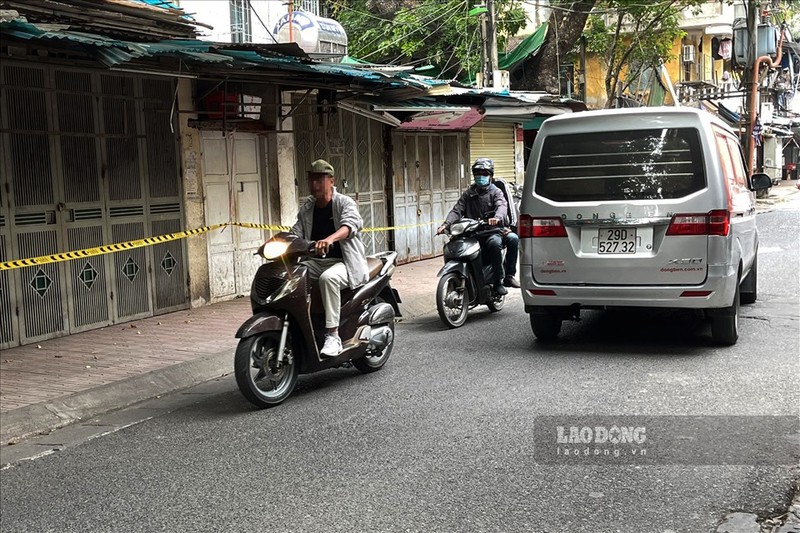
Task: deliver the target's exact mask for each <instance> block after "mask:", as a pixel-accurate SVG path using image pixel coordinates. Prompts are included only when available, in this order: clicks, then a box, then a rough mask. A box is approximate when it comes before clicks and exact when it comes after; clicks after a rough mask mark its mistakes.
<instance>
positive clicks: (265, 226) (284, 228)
mask: <svg viewBox="0 0 800 533" xmlns="http://www.w3.org/2000/svg"><path fill="white" fill-rule="evenodd" d="M226 226H239V227H240V228H250V229H266V230H270V231H289V230H290V229H292V228H290V227H289V226H272V225H270V224H255V223H253V222H229V223H228V224H226Z"/></svg>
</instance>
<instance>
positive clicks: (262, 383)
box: [233, 333, 298, 408]
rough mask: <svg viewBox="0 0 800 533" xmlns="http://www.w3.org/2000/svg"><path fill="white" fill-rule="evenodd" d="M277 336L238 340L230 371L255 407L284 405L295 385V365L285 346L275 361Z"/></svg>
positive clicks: (288, 348)
mask: <svg viewBox="0 0 800 533" xmlns="http://www.w3.org/2000/svg"><path fill="white" fill-rule="evenodd" d="M278 341H279V338H278V335H277V334H275V333H263V334H261V335H253V336H252V337H247V338H245V339H242V340H240V341H239V346H237V348H236V356H235V358H234V361H233V370H234V374H235V376H236V384H237V385H238V386H239V390H240V391H241V393H242V395H244V397H245V398H247V400H248V401H249V402H250V403H252V404H253V405H255V406H256V407H260V408H265V407H273V406H275V405H278V404H279V403H281V402H283V401H284V400H285V399H286V398H288V397H289V395H290V394H291V393H292V391H293V390H294V387H295V385H297V374H298V371H297V365H296V364H295V361H294V357H293V355H292V353H291V349H290V346H291V344H290V343H287V350H286V354H285V355H284V357H283V361H282V362H280V363H279V362H278Z"/></svg>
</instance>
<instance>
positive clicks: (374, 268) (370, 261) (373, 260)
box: [367, 257, 383, 279]
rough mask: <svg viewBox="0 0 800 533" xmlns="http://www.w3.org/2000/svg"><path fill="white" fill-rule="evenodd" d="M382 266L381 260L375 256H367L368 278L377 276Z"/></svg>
mask: <svg viewBox="0 0 800 533" xmlns="http://www.w3.org/2000/svg"><path fill="white" fill-rule="evenodd" d="M382 268H383V261H381V260H380V259H378V258H377V257H367V270H369V279H372V278H374V277H375V276H377V275H378V274H379V273H380V271H381V269H382Z"/></svg>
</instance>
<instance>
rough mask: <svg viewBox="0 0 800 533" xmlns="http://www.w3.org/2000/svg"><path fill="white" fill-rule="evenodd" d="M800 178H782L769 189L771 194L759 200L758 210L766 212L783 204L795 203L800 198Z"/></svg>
mask: <svg viewBox="0 0 800 533" xmlns="http://www.w3.org/2000/svg"><path fill="white" fill-rule="evenodd" d="M798 183H800V180H782V181H779V182H778V184H777V185H775V186H773V187H772V188H771V189H770V190H769V194H768V195H767V196H766V197H764V198H759V199H758V200H757V211H758V212H759V213H764V212H766V211H772V210H773V209H775V208H780V207H781V206H783V205H789V203H791V204H794V202H795V201H797V199H798V198H800V189H798V188H797V184H798Z"/></svg>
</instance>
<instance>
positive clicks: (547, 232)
mask: <svg viewBox="0 0 800 533" xmlns="http://www.w3.org/2000/svg"><path fill="white" fill-rule="evenodd" d="M517 230H519V236H520V238H522V239H525V238H531V237H566V236H567V228H565V227H564V223H563V222H561V219H560V218H558V217H532V216H530V215H520V217H519V224H518V226H517Z"/></svg>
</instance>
